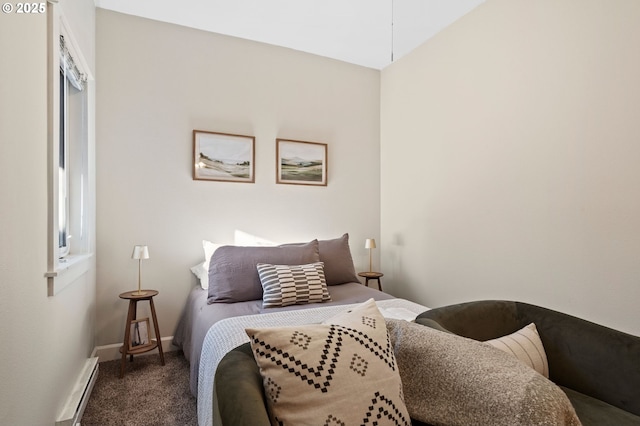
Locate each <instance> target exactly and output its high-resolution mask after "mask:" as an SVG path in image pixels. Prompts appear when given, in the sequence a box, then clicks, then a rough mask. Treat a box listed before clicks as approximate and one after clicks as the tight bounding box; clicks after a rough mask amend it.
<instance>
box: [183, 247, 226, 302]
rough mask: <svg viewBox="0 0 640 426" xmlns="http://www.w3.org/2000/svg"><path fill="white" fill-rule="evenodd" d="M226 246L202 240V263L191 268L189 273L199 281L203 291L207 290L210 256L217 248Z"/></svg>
mask: <svg viewBox="0 0 640 426" xmlns="http://www.w3.org/2000/svg"><path fill="white" fill-rule="evenodd" d="M224 245H226V244H217V243H212V242H211V241H207V240H202V248H203V249H204V262H203V263H198V264H197V265H195V266H192V267H191V272H193V275H195V276H196V277H197V278H198V280H199V281H200V287H202V288H203V289H205V290H206V289H208V288H209V262H210V261H211V256H213V253H214V252H215V251H216V250H217V249H218V248H219V247H222V246H224Z"/></svg>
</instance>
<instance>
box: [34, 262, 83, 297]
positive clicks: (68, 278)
mask: <svg viewBox="0 0 640 426" xmlns="http://www.w3.org/2000/svg"><path fill="white" fill-rule="evenodd" d="M92 258H93V253H85V254H71V255H68V256H65V257H64V258H62V259H60V260H58V265H57V268H56V269H55V270H53V271H49V272H47V273H46V274H45V276H46V277H47V289H48V290H47V291H48V295H49V296H55V295H56V294H58V293H60V292H61V291H62V290H64V289H65V288H67V287H68V286H69V285H71V284H72V283H73V282H75V281H76V280H77V279H78V278H80V277H81V276H82V275H84V274H85V273H87V271H89V268H91V260H92Z"/></svg>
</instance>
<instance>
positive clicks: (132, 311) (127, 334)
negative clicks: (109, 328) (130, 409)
mask: <svg viewBox="0 0 640 426" xmlns="http://www.w3.org/2000/svg"><path fill="white" fill-rule="evenodd" d="M135 317H136V301H135V300H129V313H128V314H127V323H126V324H125V326H124V343H123V344H122V361H121V362H120V378H121V379H122V378H123V377H124V366H125V364H126V361H127V350H128V349H129V339H130V338H131V321H133V319H134V318H135ZM131 358H133V355H131Z"/></svg>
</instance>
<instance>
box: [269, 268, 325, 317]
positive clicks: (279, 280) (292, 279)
mask: <svg viewBox="0 0 640 426" xmlns="http://www.w3.org/2000/svg"><path fill="white" fill-rule="evenodd" d="M257 268H258V275H259V276H260V283H261V284H262V289H263V293H262V307H263V308H275V307H280V306H289V305H304V304H307V303H321V302H324V301H327V300H331V296H330V295H329V290H328V289H327V283H326V280H325V278H324V269H323V264H322V262H316V263H309V264H306V265H271V264H268V263H258V265H257Z"/></svg>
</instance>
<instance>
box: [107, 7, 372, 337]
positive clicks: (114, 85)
mask: <svg viewBox="0 0 640 426" xmlns="http://www.w3.org/2000/svg"><path fill="white" fill-rule="evenodd" d="M97 21H98V24H97V50H98V58H97V70H98V79H99V81H100V85H99V86H98V93H97V96H98V100H97V108H98V122H97V161H98V190H97V194H98V200H97V204H98V206H97V207H98V212H97V221H98V253H97V258H98V266H97V268H98V277H97V279H98V327H97V343H98V344H99V345H106V344H112V343H117V342H119V341H121V339H122V337H123V334H124V322H125V319H126V308H127V304H126V302H124V301H122V300H120V299H119V298H118V294H119V293H121V292H124V291H128V290H131V289H133V288H135V286H136V285H137V281H136V280H137V263H136V262H135V261H133V260H131V258H130V257H131V251H132V248H133V246H134V244H148V245H149V250H150V255H151V258H150V259H149V260H148V261H144V262H143V265H142V267H143V271H142V274H143V277H142V279H143V286H145V287H149V288H154V289H157V290H159V292H160V294H159V296H157V297H156V298H155V304H156V309H157V310H158V315H159V322H160V330H161V334H162V335H163V336H170V335H172V334H173V332H174V329H175V325H176V322H177V320H178V317H179V314H180V312H181V309H182V307H183V305H184V303H185V301H186V297H187V294H188V293H189V291H190V289H191V288H192V286H193V285H195V279H194V278H193V277H192V276H191V273H190V271H189V267H191V266H193V265H195V264H196V263H197V262H198V261H201V260H202V257H203V256H202V249H201V247H202V246H201V240H202V239H209V240H211V241H217V242H223V243H230V242H233V234H234V231H235V230H236V229H238V230H242V231H245V232H248V233H251V234H254V235H257V236H260V237H263V238H267V239H270V240H275V241H306V240H311V239H313V238H316V237H317V238H334V237H338V236H340V235H342V234H343V233H344V232H349V233H350V236H351V248H352V252H353V255H354V257H355V261H356V264H357V266H358V267H359V268H364V267H365V266H366V265H367V264H368V257H367V256H368V254H367V252H366V250H365V249H364V240H365V238H368V237H378V233H379V224H380V217H379V204H380V186H379V173H380V158H379V138H380V136H379V98H380V96H379V84H380V73H379V72H378V71H374V70H371V69H367V68H363V67H358V66H354V65H349V64H346V63H342V62H338V61H335V60H330V59H326V58H321V57H317V56H313V55H309V54H305V53H301V52H297V51H293V50H289V49H285V48H279V47H274V46H270V45H265V44H260V43H255V42H250V41H246V40H241V39H237V38H232V37H227V36H221V35H216V34H212V33H206V32H203V31H198V30H193V29H188V28H185V27H180V26H176V25H171V24H166V23H160V22H156V21H151V20H145V19H141V18H138V17H133V16H127V15H123V14H118V13H114V12H111V11H107V10H102V9H98V11H97ZM193 129H199V130H209V131H218V132H227V133H235V134H246V135H254V136H255V137H256V169H255V175H256V183H255V184H247V183H227V182H208V181H194V180H192V178H191V167H192V160H191V156H192V149H193V148H192V130H193ZM277 137H280V138H291V139H298V140H306V141H314V142H323V143H327V144H328V150H329V151H328V152H329V154H328V155H329V158H328V167H329V171H328V178H329V182H328V183H329V184H328V186H327V187H313V186H294V185H276V184H275V165H276V160H275V138H277ZM140 315H144V313H141V314H140Z"/></svg>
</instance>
